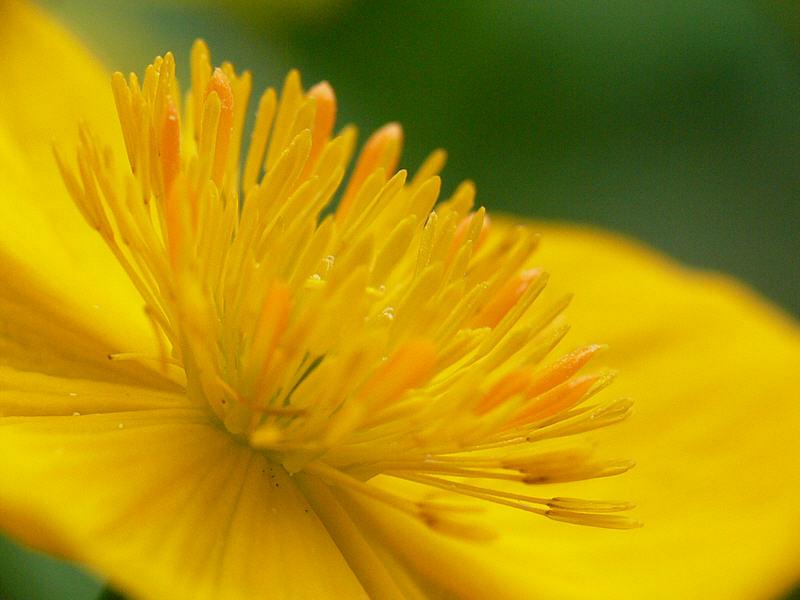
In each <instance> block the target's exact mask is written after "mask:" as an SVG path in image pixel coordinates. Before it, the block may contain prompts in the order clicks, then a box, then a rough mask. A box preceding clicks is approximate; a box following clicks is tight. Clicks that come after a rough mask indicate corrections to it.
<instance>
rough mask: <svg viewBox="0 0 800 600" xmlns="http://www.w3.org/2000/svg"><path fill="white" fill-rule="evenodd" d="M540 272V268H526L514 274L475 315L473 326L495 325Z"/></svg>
mask: <svg viewBox="0 0 800 600" xmlns="http://www.w3.org/2000/svg"><path fill="white" fill-rule="evenodd" d="M541 274H542V271H541V269H527V270H525V271H522V272H521V273H519V274H518V275H514V276H513V277H512V278H511V279H509V280H508V281H507V282H506V284H505V285H504V286H503V287H502V288H500V290H499V291H498V292H497V294H496V295H495V297H494V298H492V299H491V300H490V301H489V303H488V304H486V306H484V307H483V309H481V311H480V312H479V313H478V314H477V315H476V316H475V319H474V320H473V327H496V326H497V324H498V323H500V321H501V320H502V319H503V317H504V316H506V313H508V311H510V310H511V309H512V308H513V307H514V305H515V304H516V303H517V301H518V300H519V299H520V298H521V297H522V295H523V294H524V293H525V291H526V290H527V289H528V288H529V287H530V285H531V284H532V283H533V282H534V281H536V279H538V278H539V276H540V275H541Z"/></svg>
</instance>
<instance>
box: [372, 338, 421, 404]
mask: <svg viewBox="0 0 800 600" xmlns="http://www.w3.org/2000/svg"><path fill="white" fill-rule="evenodd" d="M435 365H436V346H435V345H434V344H433V343H432V342H430V341H428V340H425V339H415V340H409V341H407V342H405V343H404V344H402V345H401V346H400V347H399V348H397V350H395V351H394V353H392V355H391V356H390V357H389V358H388V359H387V360H386V362H384V363H383V365H381V367H380V368H378V369H377V370H376V371H375V373H374V374H373V375H372V377H370V378H369V380H368V381H367V382H366V383H365V384H364V385H363V387H362V388H361V390H360V392H359V396H360V397H362V398H364V399H365V400H366V401H367V402H369V404H370V405H371V406H372V408H373V410H380V409H381V408H384V407H386V406H388V405H389V404H391V403H392V402H394V401H396V400H398V399H399V398H400V397H401V396H402V395H403V394H404V393H405V392H406V391H408V390H411V389H413V388H416V387H419V386H420V385H422V384H423V383H425V382H426V381H427V380H428V378H429V377H430V376H431V374H432V373H433V369H434V367H435Z"/></svg>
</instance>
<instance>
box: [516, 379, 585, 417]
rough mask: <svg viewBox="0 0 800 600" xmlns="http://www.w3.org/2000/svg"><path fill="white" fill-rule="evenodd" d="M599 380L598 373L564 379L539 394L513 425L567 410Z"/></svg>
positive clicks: (581, 398) (578, 401)
mask: <svg viewBox="0 0 800 600" xmlns="http://www.w3.org/2000/svg"><path fill="white" fill-rule="evenodd" d="M599 380H600V375H590V376H587V377H581V378H578V379H573V380H569V381H566V382H564V383H562V384H561V385H559V386H558V387H555V388H553V389H552V390H550V391H549V392H546V393H544V394H542V395H541V396H539V397H538V398H537V399H536V400H535V401H534V402H533V404H531V405H529V406H528V407H526V408H525V409H524V410H523V411H522V412H521V413H520V414H518V415H517V416H516V418H515V419H514V420H513V422H512V424H513V425H522V424H525V423H531V422H534V421H539V420H541V419H546V418H548V417H552V416H553V415H557V414H558V413H560V412H562V411H565V410H568V409H570V408H572V407H573V406H575V405H577V404H578V403H580V401H581V400H583V398H584V396H585V395H586V393H587V392H588V391H589V390H590V389H591V388H592V386H593V385H594V384H595V383H597V381H599Z"/></svg>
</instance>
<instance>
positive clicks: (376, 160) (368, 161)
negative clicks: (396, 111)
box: [336, 123, 403, 218]
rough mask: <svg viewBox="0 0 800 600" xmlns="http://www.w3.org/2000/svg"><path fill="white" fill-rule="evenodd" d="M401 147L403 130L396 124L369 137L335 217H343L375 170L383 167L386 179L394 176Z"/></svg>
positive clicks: (387, 126)
mask: <svg viewBox="0 0 800 600" xmlns="http://www.w3.org/2000/svg"><path fill="white" fill-rule="evenodd" d="M402 146H403V128H402V127H400V125H399V124H398V123H388V124H386V125H384V126H383V127H381V128H380V129H378V130H377V131H376V132H375V133H373V134H372V136H370V138H369V139H368V140H367V143H366V144H364V148H363V149H362V150H361V154H360V155H359V157H358V161H357V162H356V167H355V169H353V174H352V175H351V176H350V181H349V182H348V184H347V189H346V190H345V192H344V195H343V196H342V201H341V202H340V203H339V207H338V209H337V210H336V216H337V217H339V218H342V217H345V216H346V215H347V212H348V211H349V210H350V206H351V204H352V202H353V199H354V198H355V197H356V194H357V192H358V190H359V189H360V188H361V185H362V184H363V183H364V181H366V179H367V178H368V177H369V176H370V175H371V174H372V172H373V171H375V169H377V168H379V167H383V169H384V171H385V173H386V178H387V179H388V178H389V177H391V176H392V175H394V171H395V169H396V168H397V163H398V161H399V160H400V150H401V149H402Z"/></svg>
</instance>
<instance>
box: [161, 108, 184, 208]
mask: <svg viewBox="0 0 800 600" xmlns="http://www.w3.org/2000/svg"><path fill="white" fill-rule="evenodd" d="M161 169H162V172H163V175H164V194H165V197H169V193H170V190H171V189H172V184H173V183H174V182H175V178H176V177H177V176H178V173H180V170H181V123H180V119H179V116H178V109H177V107H176V106H175V101H174V100H173V99H172V97H171V96H167V105H166V113H165V115H164V123H163V124H162V126H161Z"/></svg>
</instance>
